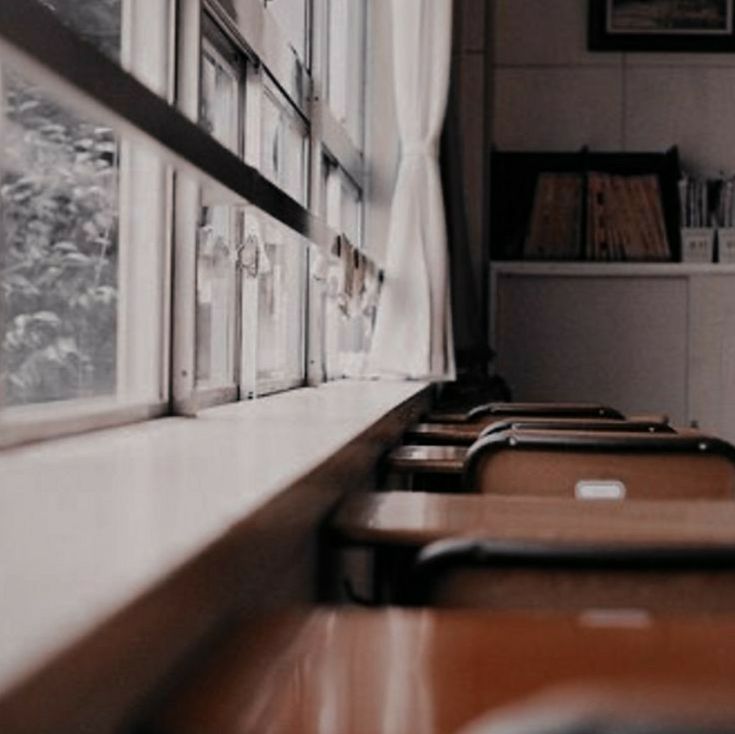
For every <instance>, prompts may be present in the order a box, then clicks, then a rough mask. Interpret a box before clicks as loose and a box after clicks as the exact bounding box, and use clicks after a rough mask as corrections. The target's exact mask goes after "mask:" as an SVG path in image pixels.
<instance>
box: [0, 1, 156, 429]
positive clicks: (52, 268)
mask: <svg viewBox="0 0 735 734" xmlns="http://www.w3.org/2000/svg"><path fill="white" fill-rule="evenodd" d="M45 5H46V6H47V7H49V8H50V9H51V10H54V11H55V12H57V13H58V14H59V15H60V17H61V19H62V20H63V21H64V22H65V23H67V24H68V25H70V26H71V27H73V28H74V29H75V30H77V31H78V32H80V33H81V34H82V35H83V37H84V38H85V39H86V40H89V41H91V42H92V43H93V44H94V45H95V46H97V47H99V48H100V49H101V50H103V51H104V52H105V53H106V54H107V55H109V56H111V57H113V58H114V59H117V58H118V57H119V56H120V51H121V44H122V40H123V39H122V5H121V3H120V2H119V0H105V1H104V2H99V3H91V2H86V3H85V2H73V3H72V2H62V0H53V2H52V0H48V1H47V2H45ZM2 95H3V101H4V105H3V110H4V114H3V120H2V126H1V129H2V170H1V172H0V205H1V213H0V224H1V226H2V233H3V237H2V240H1V244H0V298H1V299H2V300H1V301H0V304H1V305H0V308H1V320H0V404H1V405H2V406H4V407H5V408H6V409H9V408H14V410H11V411H8V410H6V411H5V413H4V414H3V422H8V421H9V422H13V421H14V420H19V419H24V418H27V417H28V416H29V415H38V416H39V418H40V417H44V416H46V415H47V414H48V411H49V410H50V411H53V412H58V411H59V410H60V408H61V405H62V404H63V407H64V409H67V408H70V409H73V410H75V411H82V410H91V409H100V408H101V406H102V405H103V404H104V405H111V404H134V403H136V404H137V403H141V404H143V403H148V404H153V403H160V402H161V401H162V400H163V399H164V397H163V392H164V390H165V384H164V366H163V360H164V354H163V348H162V346H161V345H162V344H163V343H165V337H164V334H163V328H164V325H163V322H164V317H165V305H164V298H163V290H164V289H165V275H164V259H165V248H166V234H165V226H164V224H163V221H164V219H165V212H164V211H163V208H162V207H161V206H158V205H157V202H158V201H159V200H160V199H161V197H164V198H165V189H166V183H167V182H166V178H165V175H164V168H163V167H162V165H161V163H160V161H159V160H158V159H157V158H156V157H155V156H152V155H151V154H150V152H144V151H142V150H140V148H139V147H137V146H135V145H133V144H131V143H130V142H129V141H127V140H125V139H124V138H123V137H122V136H121V135H119V134H117V133H116V132H115V130H114V129H112V128H111V127H110V126H109V125H107V124H104V123H102V122H100V121H98V120H95V119H93V118H91V117H90V116H89V115H88V114H87V113H80V112H78V111H77V110H76V109H75V107H74V106H72V105H69V104H66V103H61V102H60V101H59V99H60V97H58V96H57V95H55V94H51V93H49V92H48V91H47V90H46V89H45V88H44V87H42V86H40V85H39V84H37V83H35V82H33V81H29V80H28V79H27V78H25V77H24V76H23V75H22V74H19V73H17V72H16V71H15V70H14V69H13V67H12V66H11V65H8V64H5V65H3V66H2ZM142 182H145V184H146V186H147V187H152V188H153V189H155V190H154V191H151V190H150V188H149V190H148V191H146V192H145V193H143V196H145V197H146V199H147V201H146V203H145V204H142V205H141V206H140V207H137V206H136V205H137V204H139V203H140V202H139V200H138V197H139V196H140V195H141V192H142V191H143V190H144V189H145V186H143V187H141V186H140V184H141V183H142ZM136 189H137V190H138V192H139V193H138V194H136V193H135V190H136ZM151 206H154V207H155V208H154V209H151V208H150V207H151ZM133 212H135V215H134V214H133ZM141 214H142V215H143V216H141ZM143 242H145V245H146V251H145V252H144V253H141V252H139V251H138V250H139V247H138V245H139V243H143ZM142 311H145V315H144V317H141V312H142ZM100 401H103V402H102V403H101V402H100ZM28 406H37V407H38V406H48V410H46V411H44V412H43V413H40V414H39V413H37V412H35V413H31V414H29V413H28V412H27V411H25V410H23V411H21V410H20V409H21V408H24V407H28Z"/></svg>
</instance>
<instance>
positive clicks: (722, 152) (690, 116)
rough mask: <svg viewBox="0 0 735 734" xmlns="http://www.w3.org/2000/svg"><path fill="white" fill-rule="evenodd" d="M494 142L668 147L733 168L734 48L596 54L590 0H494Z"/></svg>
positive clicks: (542, 146)
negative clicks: (590, 42) (590, 43)
mask: <svg viewBox="0 0 735 734" xmlns="http://www.w3.org/2000/svg"><path fill="white" fill-rule="evenodd" d="M493 8H494V13H495V17H494V26H495V33H494V43H493V47H494V48H493V69H492V86H493V89H494V92H493V94H494V101H493V107H492V111H493V120H494V122H493V125H494V143H495V145H497V146H498V147H499V148H501V149H506V150H510V149H515V150H534V149H535V150H574V149H577V148H579V147H580V146H582V145H588V146H590V147H591V148H594V149H598V150H623V151H638V150H663V149H665V148H667V147H668V146H670V145H673V144H678V145H679V149H680V153H681V158H682V165H683V167H684V168H685V169H687V170H689V171H692V172H697V173H700V172H701V173H707V174H716V173H717V172H718V171H720V170H724V171H725V172H729V173H735V129H734V128H733V125H732V120H735V94H733V91H735V55H732V54H712V55H708V54H641V53H635V54H634V53H626V54H622V53H599V52H596V53H591V52H588V51H587V50H586V36H587V2H586V1H585V0H554V2H549V0H494V2H493Z"/></svg>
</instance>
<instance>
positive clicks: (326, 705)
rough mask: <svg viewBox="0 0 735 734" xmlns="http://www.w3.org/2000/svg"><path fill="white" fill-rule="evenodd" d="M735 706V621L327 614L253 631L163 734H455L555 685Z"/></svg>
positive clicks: (233, 642)
mask: <svg viewBox="0 0 735 734" xmlns="http://www.w3.org/2000/svg"><path fill="white" fill-rule="evenodd" d="M584 683H594V684H595V685H597V686H599V687H602V688H605V689H606V690H609V691H610V692H612V693H616V694H618V695H622V696H625V695H626V694H634V695H637V696H641V695H645V694H646V692H649V691H651V690H657V689H658V687H659V686H675V687H676V688H680V689H683V690H684V691H686V696H684V700H685V701H686V699H687V698H689V694H696V693H697V692H699V691H700V690H701V691H703V690H713V689H714V690H718V691H719V692H720V693H721V694H722V695H723V697H724V700H725V701H728V700H730V701H731V700H732V699H733V698H735V618H733V617H731V616H727V615H723V616H719V617H718V616H715V617H710V618H704V617H696V616H694V617H686V618H675V617H672V618H660V617H657V618H655V619H654V618H650V617H647V616H646V615H644V614H643V615H629V616H625V615H622V616H618V617H615V616H609V617H605V616H603V615H600V614H599V613H598V614H595V613H590V612H587V613H583V614H576V615H553V616H551V615H549V616H545V615H544V616H542V615H528V614H525V615H524V614H510V613H504V614H498V613H495V614H493V613H488V612H447V611H431V610H397V609H394V610H389V611H378V612H376V611H372V612H350V611H333V610H327V609H325V610H322V611H315V612H313V613H310V614H306V615H305V616H304V617H303V618H302V619H300V620H295V619H293V618H283V617H282V618H271V619H269V620H267V622H265V623H264V624H263V625H261V626H257V625H255V626H253V625H250V626H247V625H245V624H243V625H241V626H240V627H239V628H235V630H234V632H233V633H232V634H231V635H230V636H229V637H228V638H227V639H225V640H223V642H222V644H221V646H220V649H219V651H218V652H216V653H215V654H214V655H213V656H212V657H211V658H210V659H209V661H208V662H207V663H206V664H205V665H204V666H203V668H200V670H199V672H198V673H197V674H196V675H195V676H194V677H193V678H192V679H191V680H190V682H189V683H188V684H187V686H185V687H184V688H183V689H182V690H179V691H177V692H176V693H175V695H174V697H173V699H172V700H171V701H170V702H169V704H168V705H167V706H166V707H165V708H164V709H163V710H162V711H161V712H160V713H159V715H158V717H157V718H156V721H155V724H154V727H153V729H152V730H154V731H156V732H160V733H161V734H255V733H256V732H257V734H323V733H324V732H329V733H332V732H334V733H335V734H450V732H455V731H456V730H457V728H458V727H460V726H463V725H465V724H467V723H468V722H469V721H471V720H473V719H475V718H477V717H478V716H481V715H482V714H484V713H486V712H488V711H492V710H493V709H497V708H498V707H501V706H506V705H508V704H512V703H515V704H518V703H519V702H521V701H522V700H523V699H525V698H526V697H528V696H530V695H533V694H537V693H539V692H540V691H542V690H546V689H548V688H549V687H556V686H560V685H575V684H584Z"/></svg>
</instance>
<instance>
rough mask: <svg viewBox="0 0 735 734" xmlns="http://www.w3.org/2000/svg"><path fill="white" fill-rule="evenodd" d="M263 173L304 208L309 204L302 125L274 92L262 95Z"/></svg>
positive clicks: (303, 127) (304, 133)
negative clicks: (307, 199)
mask: <svg viewBox="0 0 735 734" xmlns="http://www.w3.org/2000/svg"><path fill="white" fill-rule="evenodd" d="M262 114H263V116H262V124H261V171H262V173H263V175H264V176H266V178H268V179H270V180H271V181H272V182H273V183H274V184H276V185H277V186H279V187H280V188H282V189H283V190H284V191H286V193H288V194H289V195H290V196H291V197H293V198H294V199H295V200H296V201H298V202H300V203H301V204H306V163H307V151H308V147H307V142H308V141H307V136H306V128H305V125H304V123H303V121H302V120H301V119H300V118H299V117H298V115H297V113H296V112H295V111H294V110H293V108H292V107H291V106H290V104H289V103H288V102H287V101H286V100H285V99H283V98H282V97H281V95H279V94H278V93H277V92H276V91H275V90H273V89H270V88H268V87H267V88H266V89H265V90H264V94H263V113H262Z"/></svg>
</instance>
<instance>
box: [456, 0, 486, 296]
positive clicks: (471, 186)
mask: <svg viewBox="0 0 735 734" xmlns="http://www.w3.org/2000/svg"><path fill="white" fill-rule="evenodd" d="M489 8H490V3H487V2H486V0H455V2H454V44H453V55H452V63H453V68H452V72H453V73H452V96H451V98H450V104H454V103H456V104H457V106H458V107H457V111H458V116H459V128H460V131H461V140H462V153H463V155H462V173H463V176H462V178H463V182H464V186H463V191H464V197H465V211H466V215H467V234H468V239H469V242H468V244H469V250H470V259H471V269H472V274H473V275H474V279H475V289H476V292H477V294H478V295H481V294H482V293H483V291H484V283H485V282H486V269H485V265H486V260H487V258H486V256H485V252H486V247H485V239H484V231H485V225H486V222H485V212H486V210H487V207H486V206H485V202H486V200H487V198H486V196H485V185H486V173H487V171H486V168H487V157H486V156H483V155H478V151H482V150H484V149H485V147H486V140H489V133H488V131H487V130H486V127H487V122H488V120H487V114H486V101H487V100H489V91H490V90H488V89H487V83H486V67H487V63H488V62H487V55H488V54H489V53H490V51H489V49H490V45H491V44H490V43H489V39H488V36H487V32H486V31H487V28H486V22H487V21H488V20H489V18H486V13H487V10H488V9H489ZM487 15H489V13H487Z"/></svg>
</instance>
